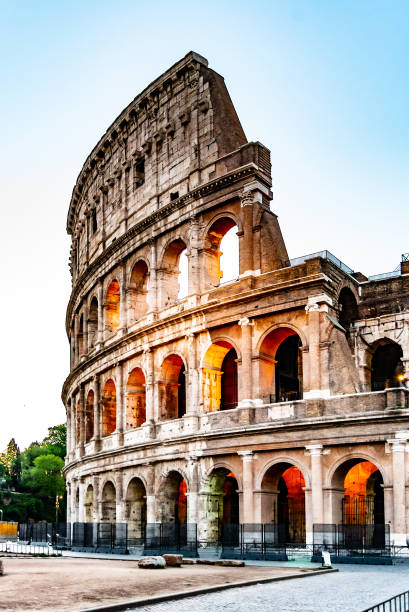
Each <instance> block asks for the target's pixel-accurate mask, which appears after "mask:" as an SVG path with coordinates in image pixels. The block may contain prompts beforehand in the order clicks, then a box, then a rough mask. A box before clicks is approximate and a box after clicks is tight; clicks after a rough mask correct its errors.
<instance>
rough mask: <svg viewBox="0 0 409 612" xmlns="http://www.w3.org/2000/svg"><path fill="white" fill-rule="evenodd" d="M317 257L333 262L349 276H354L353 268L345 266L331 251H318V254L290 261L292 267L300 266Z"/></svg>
mask: <svg viewBox="0 0 409 612" xmlns="http://www.w3.org/2000/svg"><path fill="white" fill-rule="evenodd" d="M316 257H322V259H329V261H332V263H334V264H335V265H336V266H338V268H340V269H341V270H343V271H344V272H346V273H347V274H353V273H354V271H353V270H352V268H350V267H349V266H347V265H346V264H344V263H343V262H342V261H341V260H340V259H338V257H335V255H333V254H332V253H331V251H327V250H325V251H317V252H316V253H310V254H309V255H303V256H302V257H295V259H290V264H291V265H292V266H299V265H300V264H302V263H305V262H306V261H307V260H308V259H315V258H316Z"/></svg>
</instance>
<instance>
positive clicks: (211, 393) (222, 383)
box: [202, 340, 237, 412]
mask: <svg viewBox="0 0 409 612" xmlns="http://www.w3.org/2000/svg"><path fill="white" fill-rule="evenodd" d="M202 393H203V408H204V410H205V412H215V411H217V410H229V409H232V408H236V407H237V353H236V350H235V348H234V347H233V345H232V344H230V342H228V341H225V340H218V341H217V342H214V343H213V344H212V345H211V346H210V347H209V348H208V349H207V351H206V354H205V356H204V358H203V366H202Z"/></svg>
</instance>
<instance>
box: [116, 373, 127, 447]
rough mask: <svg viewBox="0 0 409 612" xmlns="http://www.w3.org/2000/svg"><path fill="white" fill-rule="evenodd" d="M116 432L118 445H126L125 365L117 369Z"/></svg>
mask: <svg viewBox="0 0 409 612" xmlns="http://www.w3.org/2000/svg"><path fill="white" fill-rule="evenodd" d="M115 378H116V432H117V434H118V444H119V445H120V446H122V445H123V443H124V431H125V421H126V406H125V397H124V395H125V393H124V380H123V378H124V376H123V365H122V363H119V364H118V365H117V367H116V377H115Z"/></svg>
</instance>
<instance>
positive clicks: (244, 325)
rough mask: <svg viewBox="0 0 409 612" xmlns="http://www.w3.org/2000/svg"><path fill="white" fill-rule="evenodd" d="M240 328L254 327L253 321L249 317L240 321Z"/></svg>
mask: <svg viewBox="0 0 409 612" xmlns="http://www.w3.org/2000/svg"><path fill="white" fill-rule="evenodd" d="M238 323H239V325H240V327H246V325H254V321H253V319H249V318H248V317H243V318H242V319H239V321H238Z"/></svg>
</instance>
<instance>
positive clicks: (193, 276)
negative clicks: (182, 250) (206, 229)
mask: <svg viewBox="0 0 409 612" xmlns="http://www.w3.org/2000/svg"><path fill="white" fill-rule="evenodd" d="M188 251H189V273H188V282H189V288H188V295H194V294H197V293H200V261H199V223H198V220H197V219H196V218H195V217H193V218H192V219H191V220H190V240H189V249H188Z"/></svg>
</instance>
